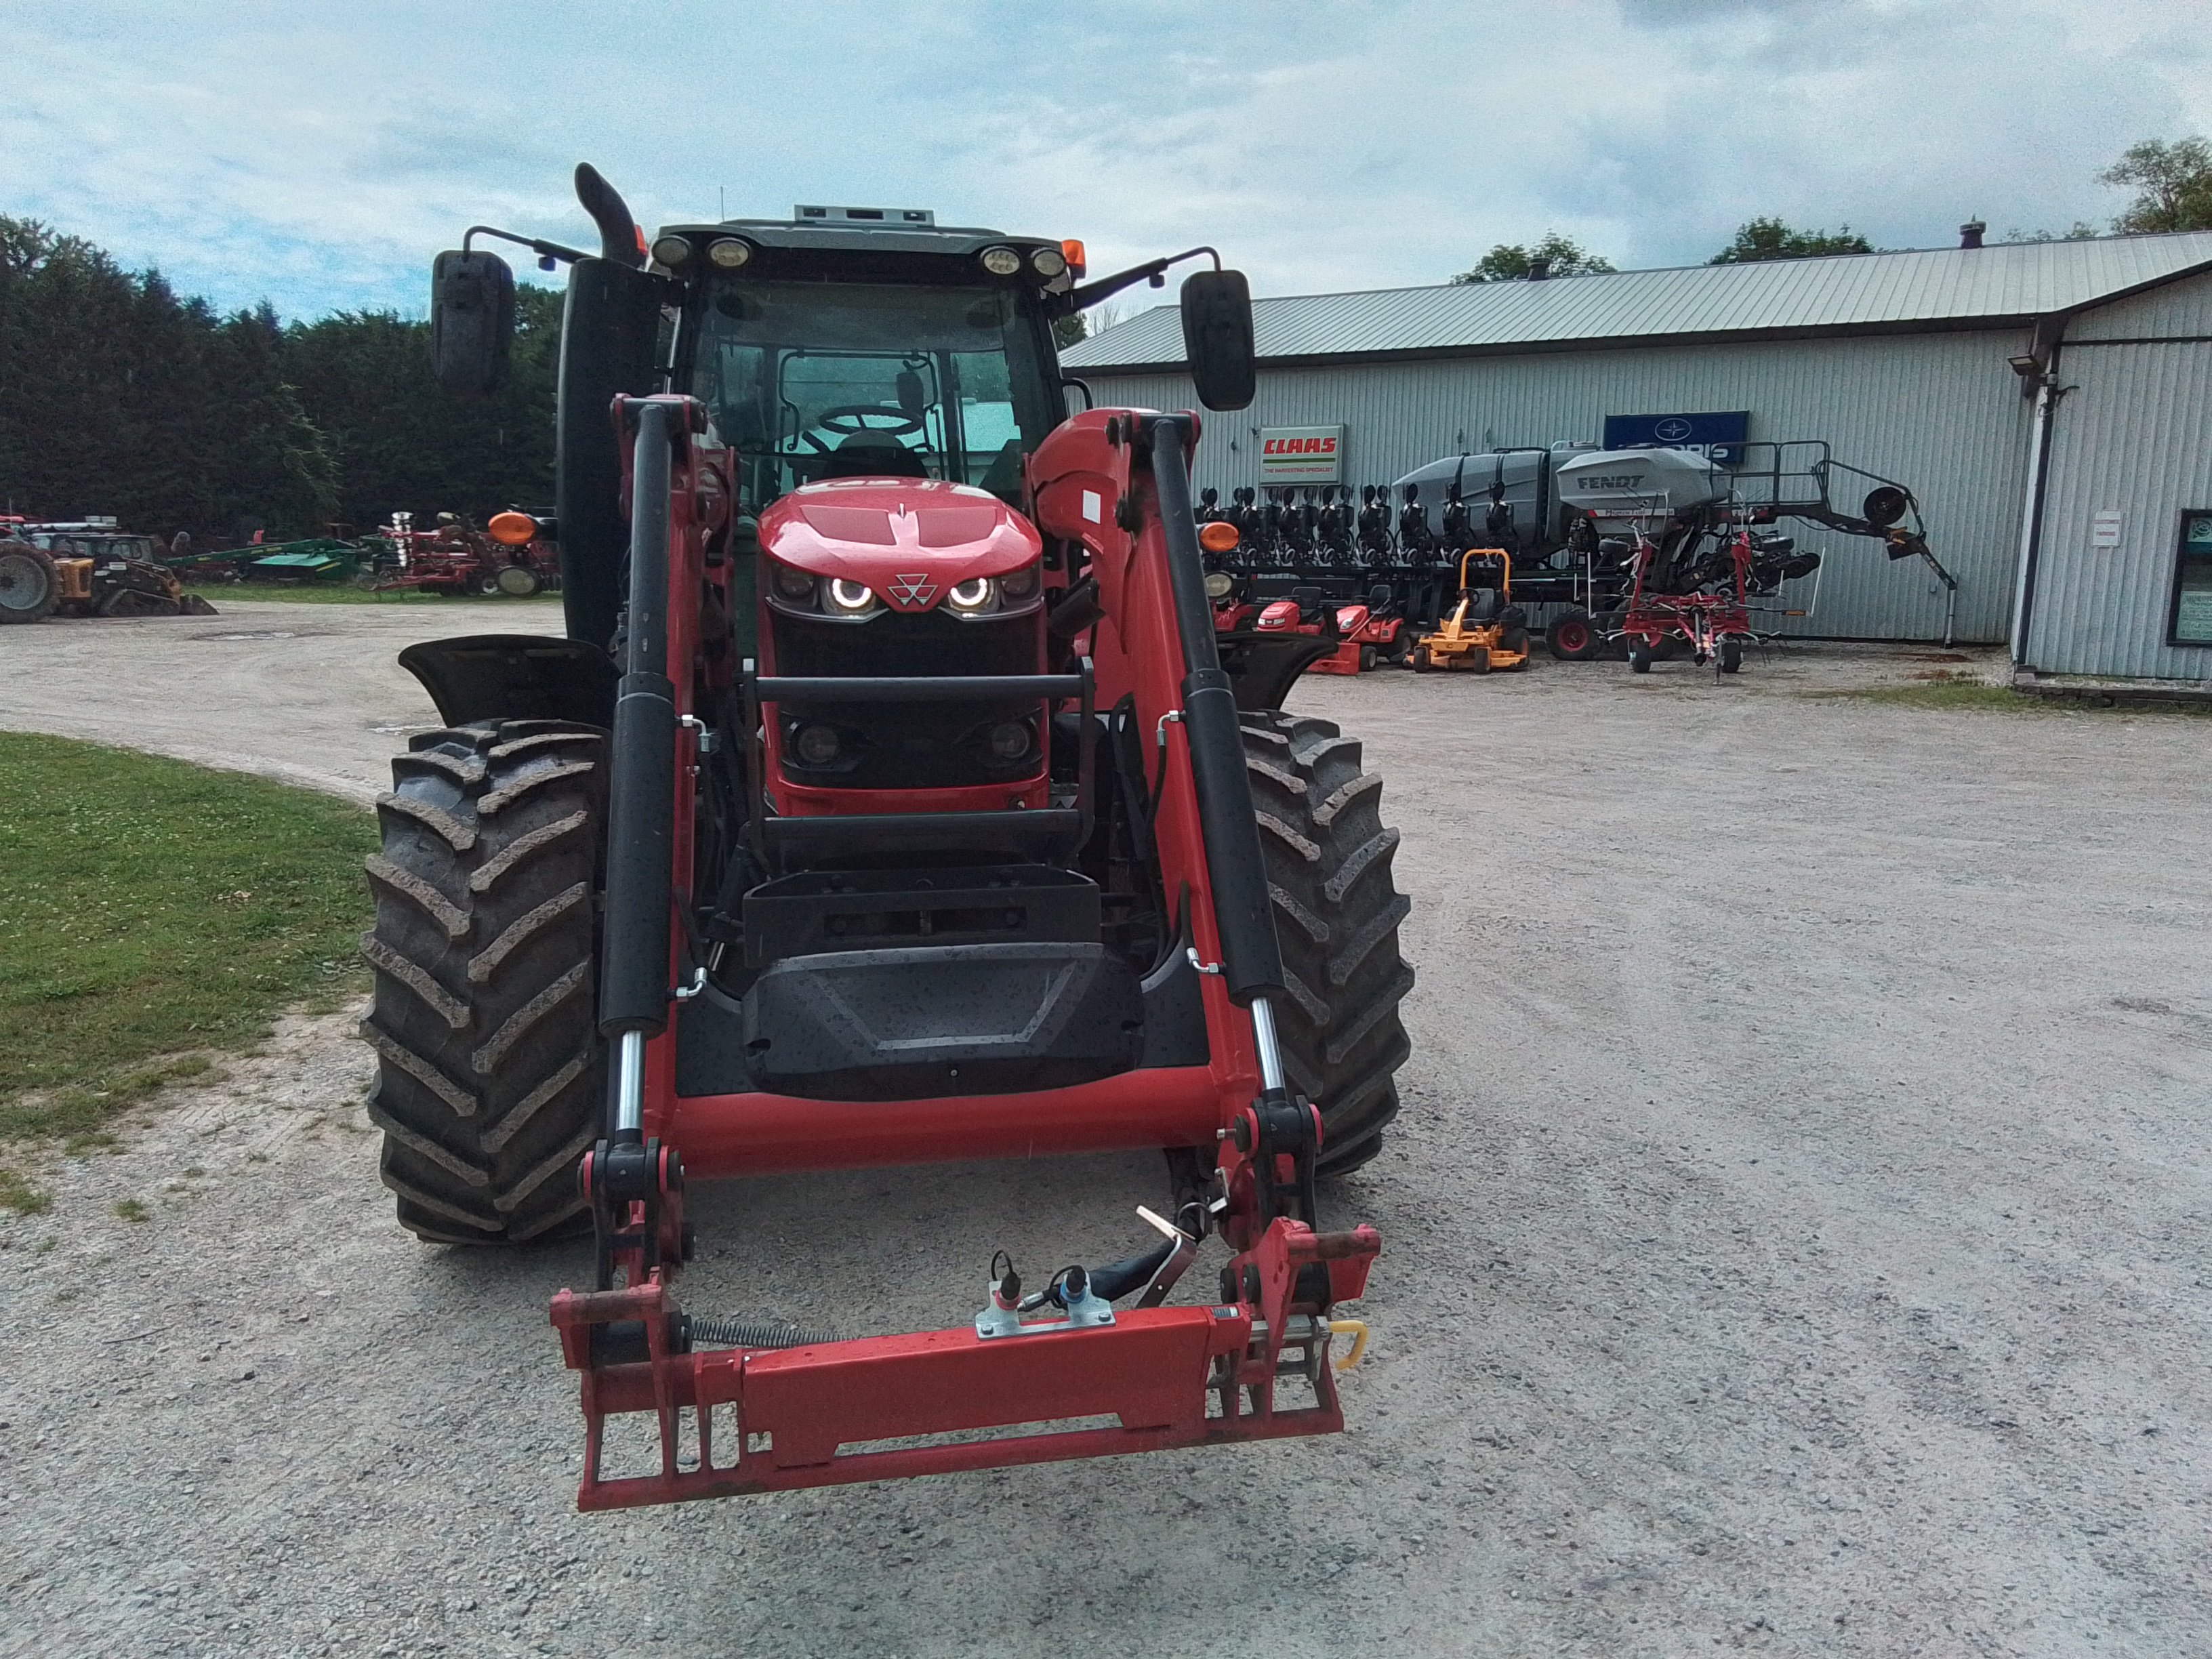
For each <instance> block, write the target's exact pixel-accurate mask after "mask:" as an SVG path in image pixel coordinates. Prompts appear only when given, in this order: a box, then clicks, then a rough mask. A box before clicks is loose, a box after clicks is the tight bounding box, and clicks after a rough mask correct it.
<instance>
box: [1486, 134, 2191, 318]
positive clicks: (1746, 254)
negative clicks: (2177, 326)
mask: <svg viewBox="0 0 2212 1659" xmlns="http://www.w3.org/2000/svg"><path fill="white" fill-rule="evenodd" d="M2097 182H2098V183H2099V184H2101V185H2115V186H2117V187H2118V188H2120V189H2123V190H2132V191H2135V192H2136V195H2135V199H2134V200H2133V201H2131V202H2130V203H2129V204H2128V205H2127V208H2126V209H2125V210H2124V211H2123V212H2122V213H2120V214H2119V215H2118V216H2117V217H2116V218H2114V219H2113V221H2112V231H2113V234H2116V235H2120V236H2144V235H2155V234H2160V233H2161V232H2166V231H2176V230H2212V143H2207V142H2206V141H2205V140H2203V139H2202V138H2177V139H2175V140H2174V141H2172V143H2167V142H2166V141H2165V140H2163V139H2159V138H2146V139H2145V140H2143V141H2142V143H2139V144H2131V145H2130V146H2129V147H2128V149H2126V150H2125V151H2124V153H2123V154H2122V155H2121V156H2120V159H2119V160H2118V161H2115V162H2113V163H2112V166H2111V167H2106V169H2105V170H2104V171H2103V172H2101V173H2099V174H2098V175H2097ZM2097 234H2099V233H2098V230H2097V228H2096V227H2095V226H2094V225H2093V224H2090V223H2088V222H2086V221H2081V220H2077V221H2075V223H2074V225H2073V226H2072V228H2069V229H2067V230H2063V231H2057V232H2053V231H2048V230H2012V231H2008V232H2007V233H2006V234H2005V240H2008V241H2013V242H2054V241H2085V240H2088V239H2089V238H2091V237H2093V236H2095V235H2097ZM1877 252H1881V249H1879V248H1877V247H1875V246H1874V244H1873V243H1871V242H1869V241H1868V240H1867V239H1866V238H1865V237H1863V236H1862V235H1860V234H1858V233H1857V231H1855V230H1853V229H1852V228H1850V226H1849V225H1843V226H1840V227H1838V228H1836V229H1834V230H1800V229H1797V228H1794V227H1792V226H1790V225H1789V224H1787V223H1785V222H1784V221H1782V220H1781V219H1778V218H1772V217H1761V218H1757V219H1752V220H1747V222H1744V223H1743V224H1741V225H1740V226H1738V227H1737V228H1736V233H1735V240H1733V241H1731V242H1730V243H1729V245H1728V246H1726V247H1724V248H1723V249H1722V250H1721V251H1720V252H1718V253H1716V254H1715V255H1713V257H1712V258H1710V259H1708V260H1707V261H1706V262H1705V263H1706V264H1713V265H1735V264H1753V263H1755V262H1757V261H1759V260H1764V259H1808V258H1814V256H1816V255H1819V254H1823V253H1877ZM1613 268H1614V267H1613V263H1612V261H1610V260H1608V259H1607V258H1604V257H1603V256H1601V255H1600V254H1595V253H1592V252H1589V250H1588V249H1586V248H1584V247H1583V246H1580V245H1579V244H1577V243H1576V242H1575V241H1574V240H1572V239H1571V238H1570V237H1567V236H1564V235H1562V234H1560V233H1559V232H1558V231H1556V230H1550V231H1547V232H1545V233H1544V235H1543V237H1542V239H1541V240H1539V241H1537V242H1535V243H1534V244H1522V243H1518V242H1500V243H1498V245H1497V246H1495V247H1493V248H1492V249H1491V250H1490V252H1487V253H1486V254H1484V255H1483V256H1482V258H1480V259H1478V260H1477V261H1476V262H1475V264H1474V269H1472V270H1463V271H1461V272H1460V273H1459V274H1458V275H1457V276H1454V277H1453V278H1452V279H1451V280H1452V282H1453V283H1455V284H1465V283H1514V282H1526V281H1528V279H1530V278H1531V277H1535V276H1587V275H1590V274H1593V273H1595V272H1599V271H1607V270H1613Z"/></svg>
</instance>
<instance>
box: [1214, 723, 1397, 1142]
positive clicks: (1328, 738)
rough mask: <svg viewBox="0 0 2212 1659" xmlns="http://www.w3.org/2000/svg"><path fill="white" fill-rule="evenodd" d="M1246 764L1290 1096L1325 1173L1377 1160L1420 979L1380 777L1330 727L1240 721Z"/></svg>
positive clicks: (1353, 745)
mask: <svg viewBox="0 0 2212 1659" xmlns="http://www.w3.org/2000/svg"><path fill="white" fill-rule="evenodd" d="M1243 728H1244V767H1245V771H1246V773H1247V775H1249V777H1250V778H1251V781H1252V800H1253V805H1255V807H1256V808H1257V810H1258V813H1259V819H1260V844H1261V850H1262V853H1263V854H1264V856H1265V857H1266V859H1267V890H1268V892H1269V893H1270V895H1271V896H1273V900H1274V910H1275V933H1276V936H1277V937H1278V938H1279V939H1280V940H1281V941H1282V947H1283V969H1284V978H1285V986H1286V988H1287V989H1288V991H1289V995H1288V996H1287V997H1285V999H1283V1002H1282V1005H1281V1006H1279V1007H1278V1009H1277V1010H1276V1030H1277V1031H1278V1033H1279V1036H1280V1038H1281V1041H1282V1045H1283V1065H1284V1068H1285V1071H1286V1072H1287V1073H1288V1074H1289V1079H1290V1083H1291V1087H1292V1088H1294V1089H1296V1090H1297V1091H1299V1092H1300V1093H1302V1094H1304V1096H1305V1097H1307V1098H1308V1099H1310V1100H1312V1101H1314V1102H1316V1103H1317V1104H1318V1105H1319V1106H1320V1107H1321V1116H1322V1148H1321V1157H1320V1158H1319V1159H1318V1161H1317V1167H1318V1169H1319V1170H1320V1172H1321V1173H1322V1174H1323V1175H1343V1174H1345V1173H1346V1171H1348V1170H1356V1169H1358V1167H1359V1166H1360V1165H1361V1164H1364V1163H1366V1162H1367V1160H1368V1159H1370V1158H1373V1157H1374V1156H1375V1154H1376V1152H1379V1151H1381V1150H1382V1146H1383V1126H1384V1125H1386V1124H1388V1123H1389V1121H1390V1120H1391V1119H1392V1118H1394V1117H1395V1116H1396V1115H1398V1091H1397V1087H1396V1085H1395V1083H1394V1082H1393V1081H1392V1079H1393V1078H1394V1076H1395V1073H1396V1072H1397V1070H1398V1067H1399V1066H1401V1065H1403V1064H1404V1063H1405V1061H1406V1057H1407V1054H1410V1053H1411V1052H1412V1045H1411V1044H1410V1043H1409V1042H1407V1038H1406V1028H1405V1026H1404V1025H1403V1024H1401V1022H1400V1020H1399V1017H1398V1005H1399V1002H1400V1000H1401V999H1402V998H1403V997H1404V996H1405V994H1406V993H1407V990H1409V989H1410V988H1412V986H1413V969H1411V968H1408V967H1407V965H1406V963H1405V962H1404V961H1403V960H1402V959H1401V957H1399V955H1398V924H1399V923H1400V922H1401V921H1404V920H1405V917H1406V914H1407V911H1408V910H1410V909H1411V908H1413V907H1412V902H1411V901H1410V900H1408V899H1407V898H1406V896H1404V895H1403V894H1401V893H1400V892H1399V891H1398V889H1397V885H1396V884H1395V882H1394V881H1393V880H1392V878H1391V873H1390V863H1391V859H1392V857H1393V856H1394V855H1395V853H1396V852H1397V848H1398V832H1397V831H1396V830H1395V829H1384V828H1383V820H1382V817H1381V816H1380V813H1379V811H1378V810H1377V807H1378V802H1379V799H1380V797H1381V793H1382V788H1383V780H1382V778H1381V777H1380V776H1378V775H1376V774H1375V773H1372V772H1363V771H1362V770H1361V769H1360V751H1359V744H1358V743H1357V742H1356V741H1354V740H1353V739H1352V738H1347V737H1345V736H1343V735H1342V734H1341V733H1340V732H1339V731H1338V729H1337V727H1336V726H1334V725H1333V724H1332V723H1331V722H1329V721H1328V720H1311V719H1309V718H1306V717H1305V716H1303V715H1296V714H1282V713H1279V712H1276V711H1261V710H1246V711H1243Z"/></svg>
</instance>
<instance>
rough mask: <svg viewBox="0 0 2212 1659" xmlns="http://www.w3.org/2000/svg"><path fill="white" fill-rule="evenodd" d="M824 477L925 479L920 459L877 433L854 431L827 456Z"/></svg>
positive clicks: (905, 448)
mask: <svg viewBox="0 0 2212 1659" xmlns="http://www.w3.org/2000/svg"><path fill="white" fill-rule="evenodd" d="M818 476H820V477H824V478H927V477H928V476H929V469H928V468H927V466H925V465H922V460H921V455H920V454H919V453H916V452H915V451H914V450H911V449H908V447H906V446H905V445H904V444H902V443H899V442H897V441H895V440H893V439H890V438H887V437H885V436H884V435H882V434H881V433H878V432H855V433H854V435H852V436H851V437H849V438H848V439H846V440H845V441H844V442H843V443H842V444H839V445H838V446H837V447H836V449H835V450H833V451H832V452H831V453H830V455H829V460H828V461H827V462H826V463H825V464H824V465H823V468H822V471H821V472H820V474H819V475H818Z"/></svg>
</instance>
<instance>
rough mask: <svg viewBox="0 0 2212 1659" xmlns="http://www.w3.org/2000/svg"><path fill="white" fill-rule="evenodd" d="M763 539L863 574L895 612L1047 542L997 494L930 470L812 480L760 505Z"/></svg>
mask: <svg viewBox="0 0 2212 1659" xmlns="http://www.w3.org/2000/svg"><path fill="white" fill-rule="evenodd" d="M760 539H761V547H762V549H763V550H764V551H765V552H767V553H768V555H769V556H770V557H771V558H774V559H777V560H780V561H781V562H783V563H785V564H788V565H793V566H795V567H796V568H799V569H801V570H805V571H811V573H813V574H815V575H817V576H842V577H843V578H844V579H845V580H848V581H855V582H865V583H866V585H867V586H870V587H872V588H873V589H875V590H876V592H878V593H880V594H882V595H884V599H885V600H886V601H887V602H888V603H889V604H890V606H891V608H892V609H893V610H896V611H926V610H927V609H928V608H929V607H930V606H931V605H933V604H934V603H935V602H936V600H937V598H938V596H939V594H941V593H943V592H945V589H947V588H949V587H951V586H954V585H955V584H957V583H959V582H963V581H967V580H970V579H972V578H974V577H976V576H1000V575H1004V574H1006V572H1007V571H1009V570H1018V569H1020V568H1022V567H1023V566H1024V565H1026V564H1030V563H1034V562H1036V558H1037V556H1039V555H1040V554H1041V553H1042V551H1043V550H1044V544H1043V542H1042V539H1041V538H1039V537H1038V535H1037V532H1036V531H1035V530H1034V529H1033V528H1031V527H1030V524H1029V522H1028V520H1025V519H1024V518H1023V517H1022V515H1021V514H1020V513H1016V512H1015V511H1014V510H1013V509H1012V508H1011V507H1008V506H1007V505H1006V503H1005V502H1004V501H1000V499H999V498H998V497H997V496H995V495H991V494H989V493H988V492H987V491H985V490H981V489H974V488H971V487H970V486H969V485H967V484H955V483H940V482H939V481H937V480H935V479H929V478H833V479H827V480H824V481H823V483H811V484H807V485H805V486H804V487H803V488H801V489H794V490H793V491H792V492H791V493H790V494H789V495H786V496H784V497H783V498H782V499H781V501H777V502H775V504H774V505H773V506H771V507H769V509H768V510H767V511H766V512H765V513H762V514H761V518H760ZM908 595H911V596H912V597H911V598H910V599H909V598H906V597H905V596H908Z"/></svg>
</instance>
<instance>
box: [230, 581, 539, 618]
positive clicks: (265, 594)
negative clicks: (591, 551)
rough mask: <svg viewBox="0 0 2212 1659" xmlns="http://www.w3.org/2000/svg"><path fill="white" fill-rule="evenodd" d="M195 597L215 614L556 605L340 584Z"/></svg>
mask: <svg viewBox="0 0 2212 1659" xmlns="http://www.w3.org/2000/svg"><path fill="white" fill-rule="evenodd" d="M191 591H192V592H195V593H197V594H198V595H199V596H200V597H201V598H202V599H205V600H206V601H207V602H208V603H209V604H210V605H213V606H214V607H215V608H216V610H217V611H221V610H222V608H223V607H224V606H225V605H237V604H246V605H256V604H267V603H269V602H270V601H271V600H281V601H283V603H284V604H286V605H557V604H559V603H560V601H561V596H560V595H559V594H558V593H533V594H532V595H531V596H530V598H528V599H509V598H507V596H506V595H505V594H503V593H502V594H501V595H500V596H499V597H498V598H496V599H487V598H483V597H480V596H478V595H476V594H448V593H426V592H423V591H422V589H421V588H419V587H396V588H393V589H392V591H391V592H388V593H378V592H373V591H372V590H370V589H368V588H366V587H349V586H345V585H344V584H343V583H340V584H339V585H338V586H334V587H325V586H321V585H320V584H317V585H315V586H306V585H304V584H303V585H301V586H298V587H283V586H276V584H274V583H267V582H235V583H233V582H207V583H203V584H201V585H199V586H195V587H194V588H193V589H192V590H191Z"/></svg>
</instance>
